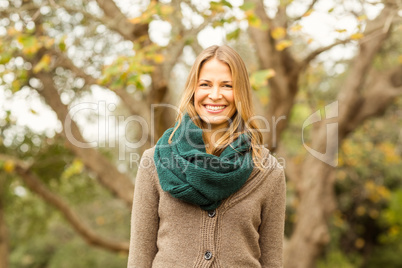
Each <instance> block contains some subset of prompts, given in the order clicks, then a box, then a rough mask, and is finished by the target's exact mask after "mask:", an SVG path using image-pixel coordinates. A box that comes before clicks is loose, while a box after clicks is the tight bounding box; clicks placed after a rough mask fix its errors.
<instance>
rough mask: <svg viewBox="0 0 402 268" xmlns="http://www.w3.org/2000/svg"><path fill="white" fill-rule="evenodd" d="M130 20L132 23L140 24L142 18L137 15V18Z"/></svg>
mask: <svg viewBox="0 0 402 268" xmlns="http://www.w3.org/2000/svg"><path fill="white" fill-rule="evenodd" d="M128 21H129V22H131V23H132V24H138V23H140V22H141V18H140V17H136V18H132V19H129V20H128Z"/></svg>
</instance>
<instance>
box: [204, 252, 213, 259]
mask: <svg viewBox="0 0 402 268" xmlns="http://www.w3.org/2000/svg"><path fill="white" fill-rule="evenodd" d="M204 258H205V259H206V260H207V261H209V260H210V259H212V253H211V252H210V251H207V252H205V254H204Z"/></svg>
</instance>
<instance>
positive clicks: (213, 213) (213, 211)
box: [208, 210, 216, 218]
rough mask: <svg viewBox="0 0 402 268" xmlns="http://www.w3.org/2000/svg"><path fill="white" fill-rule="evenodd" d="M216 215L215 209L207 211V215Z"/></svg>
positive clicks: (211, 216)
mask: <svg viewBox="0 0 402 268" xmlns="http://www.w3.org/2000/svg"><path fill="white" fill-rule="evenodd" d="M215 215H216V210H210V211H208V217H210V218H213V217H215Z"/></svg>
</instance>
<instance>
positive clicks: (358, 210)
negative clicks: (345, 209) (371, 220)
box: [356, 205, 366, 216]
mask: <svg viewBox="0 0 402 268" xmlns="http://www.w3.org/2000/svg"><path fill="white" fill-rule="evenodd" d="M356 214H357V215H358V216H363V215H364V214H366V208H365V207H364V206H362V205H360V206H358V207H357V208H356Z"/></svg>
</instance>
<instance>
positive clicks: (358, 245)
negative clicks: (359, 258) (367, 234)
mask: <svg viewBox="0 0 402 268" xmlns="http://www.w3.org/2000/svg"><path fill="white" fill-rule="evenodd" d="M364 244H365V241H364V239H363V238H358V239H356V241H355V247H356V248H362V247H364Z"/></svg>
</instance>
